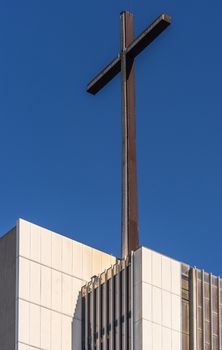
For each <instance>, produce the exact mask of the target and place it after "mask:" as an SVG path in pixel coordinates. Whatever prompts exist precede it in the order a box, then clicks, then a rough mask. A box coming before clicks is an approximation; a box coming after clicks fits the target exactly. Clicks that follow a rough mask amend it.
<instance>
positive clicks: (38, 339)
mask: <svg viewBox="0 0 222 350" xmlns="http://www.w3.org/2000/svg"><path fill="white" fill-rule="evenodd" d="M17 233H18V243H19V244H18V247H17V257H16V261H17V267H18V268H17V269H18V288H17V312H18V334H17V348H16V350H79V349H81V314H80V313H79V309H77V307H79V303H77V301H78V297H79V292H80V290H81V287H82V286H83V285H84V284H85V283H86V281H88V280H90V278H91V277H92V276H93V275H97V274H98V273H100V272H101V271H104V269H106V268H109V267H110V266H111V264H114V263H115V262H116V259H115V257H112V256H110V255H108V254H105V253H103V252H101V251H98V250H96V249H93V248H90V247H88V246H86V245H83V244H81V243H78V242H75V241H73V240H71V239H69V238H66V237H64V236H62V235H59V234H57V233H54V232H52V231H49V230H47V229H44V228H42V227H39V226H36V225H33V224H31V223H29V222H27V221H24V220H19V221H18V225H17ZM1 350H2V349H1ZM7 350H8V349H7Z"/></svg>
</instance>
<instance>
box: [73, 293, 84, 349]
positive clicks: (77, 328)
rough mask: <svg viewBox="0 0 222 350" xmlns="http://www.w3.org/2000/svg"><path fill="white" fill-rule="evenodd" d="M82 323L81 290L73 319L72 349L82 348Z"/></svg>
mask: <svg viewBox="0 0 222 350" xmlns="http://www.w3.org/2000/svg"><path fill="white" fill-rule="evenodd" d="M81 325H82V320H81V292H79V295H78V299H77V303H76V307H75V311H74V316H73V320H72V350H80V349H81V348H82V345H81V341H82V339H81V332H82V331H81Z"/></svg>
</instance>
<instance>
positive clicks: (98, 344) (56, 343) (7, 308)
mask: <svg viewBox="0 0 222 350" xmlns="http://www.w3.org/2000/svg"><path fill="white" fill-rule="evenodd" d="M221 310H222V305H221V281H220V279H219V278H217V277H215V276H212V275H210V274H208V273H205V272H204V271H200V270H198V269H196V268H192V267H190V266H188V265H186V264H182V263H180V262H178V261H176V260H174V259H171V258H168V257H166V256H164V255H161V254H159V253H157V252H154V251H152V250H150V249H147V248H144V247H140V248H139V249H138V250H136V251H135V252H133V253H132V254H131V256H130V257H127V258H126V259H123V260H118V259H117V258H116V257H113V256H111V255H108V254H106V253H103V252H101V251H98V250H96V249H93V248H91V247H88V246H86V245H83V244H81V243H78V242H76V241H73V240H71V239H69V238H67V237H64V236H62V235H59V234H57V233H54V232H52V231H50V230H47V229H44V228H41V227H39V226H36V225H34V224H31V223H29V222H27V221H24V220H21V219H19V220H18V222H17V225H16V227H15V228H13V229H12V230H11V231H10V232H8V233H7V234H6V235H4V236H3V237H2V238H0V349H1V350H15V349H16V350H80V349H87V350H88V349H90V350H91V349H94V350H99V349H100V350H111V349H112V350H114V349H115V350H120V349H121V350H122V349H123V350H127V349H129V350H133V349H134V350H145V349H146V350H147V349H150V350H188V349H189V350H208V349H209V350H210V349H211V350H219V349H221Z"/></svg>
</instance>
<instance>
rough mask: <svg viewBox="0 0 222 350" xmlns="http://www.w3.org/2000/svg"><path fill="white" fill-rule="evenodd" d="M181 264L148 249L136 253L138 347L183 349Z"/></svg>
mask: <svg viewBox="0 0 222 350" xmlns="http://www.w3.org/2000/svg"><path fill="white" fill-rule="evenodd" d="M181 306H182V300H181V264H180V263H179V262H178V261H175V260H173V259H170V258H168V257H166V256H164V255H161V254H158V253H156V252H154V251H152V250H150V249H147V248H144V247H142V248H140V249H139V250H137V251H136V252H135V338H136V340H135V342H136V349H137V350H147V349H149V350H181V349H182V325H181V316H182V308H181Z"/></svg>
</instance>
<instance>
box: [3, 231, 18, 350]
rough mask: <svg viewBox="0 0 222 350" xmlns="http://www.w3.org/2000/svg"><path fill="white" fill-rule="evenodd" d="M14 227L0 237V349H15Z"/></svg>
mask: <svg viewBox="0 0 222 350" xmlns="http://www.w3.org/2000/svg"><path fill="white" fill-rule="evenodd" d="M15 256H16V229H15V228H14V229H12V230H11V231H10V232H9V233H7V234H6V235H4V236H3V237H1V238H0V349H1V350H14V349H15V318H16V317H15V290H16V264H15Z"/></svg>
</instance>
